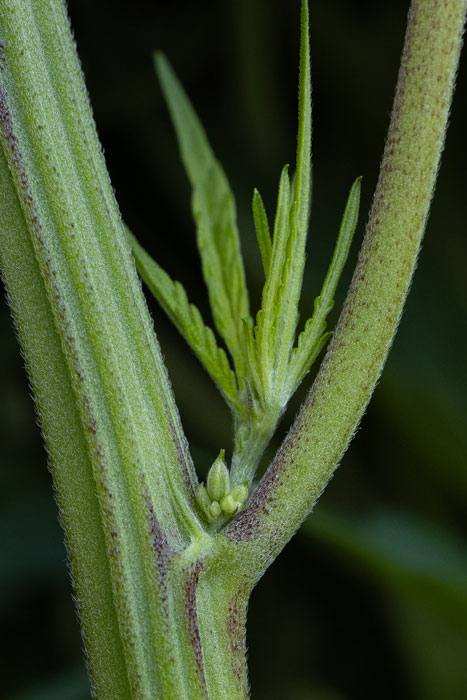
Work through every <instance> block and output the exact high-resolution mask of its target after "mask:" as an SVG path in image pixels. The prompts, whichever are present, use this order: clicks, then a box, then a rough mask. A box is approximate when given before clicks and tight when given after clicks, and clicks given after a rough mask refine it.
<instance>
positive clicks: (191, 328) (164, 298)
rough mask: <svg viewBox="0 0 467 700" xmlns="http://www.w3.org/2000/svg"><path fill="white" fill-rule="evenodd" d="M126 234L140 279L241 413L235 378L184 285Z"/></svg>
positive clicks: (232, 404)
mask: <svg viewBox="0 0 467 700" xmlns="http://www.w3.org/2000/svg"><path fill="white" fill-rule="evenodd" d="M126 233H127V237H128V241H129V243H130V246H131V250H132V253H133V256H134V258H135V261H136V266H137V268H138V271H139V273H140V275H141V277H142V278H143V280H144V281H145V283H146V284H147V286H148V287H149V289H150V290H151V292H152V293H153V294H154V296H155V297H156V299H157V301H158V302H159V304H160V305H161V306H162V308H163V309H164V311H165V313H166V314H167V316H168V317H169V318H170V320H171V321H172V323H173V324H174V325H175V326H176V328H177V329H178V331H179V332H180V333H181V335H182V336H183V337H184V338H185V340H186V341H187V343H188V345H189V346H190V347H191V349H192V350H193V352H194V353H195V355H196V356H197V357H198V359H199V360H200V362H201V364H202V365H203V366H204V368H205V369H206V371H207V372H208V374H209V375H210V376H211V377H212V379H213V381H214V382H215V384H216V385H217V386H218V388H219V390H220V392H221V394H222V395H223V396H224V398H225V400H226V401H227V403H228V404H229V406H230V408H231V409H232V410H234V411H236V412H240V411H241V403H240V399H239V395H238V390H237V384H236V379H235V374H234V372H233V371H232V369H231V367H230V364H229V361H228V359H227V355H226V354H225V352H224V350H223V349H222V348H220V347H219V346H218V345H217V343H216V339H215V336H214V333H213V331H212V329H211V328H209V326H206V325H205V324H204V321H203V319H202V316H201V313H200V312H199V310H198V309H197V307H196V306H194V305H193V304H190V302H189V301H188V298H187V295H186V292H185V289H184V287H183V285H182V284H181V283H180V282H177V281H175V282H174V281H173V280H172V279H171V277H170V276H169V275H168V274H167V273H166V272H165V271H164V270H163V269H162V268H161V267H160V266H159V265H158V264H157V263H156V261H155V260H153V259H152V258H151V256H150V255H149V254H148V253H147V252H146V251H145V250H144V248H143V247H142V246H141V245H140V244H139V243H138V241H137V240H136V238H135V236H134V235H133V234H132V233H131V232H130V231H129V230H128V229H127V230H126Z"/></svg>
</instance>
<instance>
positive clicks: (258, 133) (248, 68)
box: [0, 0, 467, 700]
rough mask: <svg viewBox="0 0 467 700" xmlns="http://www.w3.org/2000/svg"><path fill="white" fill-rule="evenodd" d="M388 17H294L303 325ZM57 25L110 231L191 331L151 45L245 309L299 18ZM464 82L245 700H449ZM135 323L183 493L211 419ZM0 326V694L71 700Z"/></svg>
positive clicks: (167, 18)
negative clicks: (233, 256)
mask: <svg viewBox="0 0 467 700" xmlns="http://www.w3.org/2000/svg"><path fill="white" fill-rule="evenodd" d="M408 4H409V3H408V1H407V0H404V1H402V0H397V1H396V0H393V2H390V3H387V2H384V3H383V2H376V3H375V2H374V1H368V2H367V1H362V0H359V1H357V0H311V41H312V60H313V90H314V97H313V100H314V145H313V152H314V178H315V182H314V195H313V202H314V206H313V213H312V222H311V233H310V242H309V250H308V262H307V270H306V280H305V286H304V295H303V304H302V314H303V316H304V317H305V316H306V315H310V314H311V311H312V304H313V298H314V296H315V295H316V294H317V293H318V292H319V288H320V284H321V281H322V279H323V276H324V274H325V271H326V264H327V262H328V261H329V259H330V255H331V252H332V248H333V244H334V241H335V237H336V235H337V230H338V225H339V220H340V216H341V213H342V210H343V207H344V204H345V198H346V194H347V191H348V188H349V187H350V184H351V182H352V180H353V179H354V178H355V177H356V176H357V175H363V202H362V210H361V212H362V213H361V220H360V225H359V227H358V231H357V235H356V242H355V245H354V249H353V252H352V255H351V261H350V264H349V266H348V270H347V271H346V275H345V279H344V280H343V283H342V285H341V287H340V290H339V298H338V300H337V302H338V303H337V304H336V311H335V312H334V318H333V321H332V322H333V323H334V322H335V319H336V318H337V313H338V311H339V308H340V305H341V302H342V298H343V295H344V293H345V288H346V285H347V284H348V281H349V279H350V273H351V267H352V264H353V263H354V262H355V259H356V255H357V250H358V246H359V244H360V241H361V238H362V235H363V228H364V222H365V219H366V217H367V212H368V208H369V203H370V200H371V196H372V192H373V190H374V186H375V181H376V177H377V172H378V165H379V161H380V158H381V154H382V149H383V144H384V136H385V132H386V129H387V125H388V120H389V113H390V109H391V102H392V96H393V91H394V86H395V81H396V77H397V71H398V63H399V56H400V51H401V47H402V41H403V35H404V28H405V19H406V13H407V9H408ZM69 9H70V14H71V18H72V24H73V26H74V31H75V35H76V39H77V43H78V50H79V53H80V56H81V59H82V62H83V67H84V72H85V75H86V80H87V85H88V88H89V91H90V95H91V101H92V104H93V108H94V112H95V117H96V121H97V125H98V129H99V133H100V136H101V139H102V142H103V145H104V148H105V153H106V157H107V162H108V166H109V170H110V174H111V177H112V181H113V184H114V187H115V190H116V194H117V198H118V201H119V203H120V206H121V209H122V213H123V216H124V218H125V220H126V221H127V223H128V224H129V225H130V227H131V228H132V229H133V231H134V232H135V233H136V235H137V236H138V237H139V238H140V239H141V240H142V241H143V243H144V245H145V246H146V247H147V248H148V249H149V250H150V251H151V252H152V253H153V254H154V255H155V257H156V258H157V259H158V261H159V262H160V263H162V264H163V265H164V266H165V267H166V268H167V269H168V270H169V271H170V272H171V274H172V275H174V276H176V277H177V278H178V279H180V280H182V281H183V283H184V284H185V287H186V288H187V290H188V293H189V296H190V298H191V300H192V301H194V302H195V303H197V304H198V305H199V306H200V307H201V308H202V310H203V312H204V315H205V318H209V316H208V310H207V304H206V294H205V291H204V288H203V285H202V282H201V279H200V274H199V272H198V262H197V253H196V249H195V242H194V240H195V238H194V228H193V224H192V222H191V218H190V209H189V188H188V185H187V181H186V178H185V176H184V173H183V170H182V167H181V165H180V161H179V158H178V153H177V148H176V144H175V139H174V136H173V132H172V129H171V126H170V123H169V120H168V117H167V114H166V110H165V107H164V105H163V102H162V98H161V95H160V92H159V89H158V86H157V85H156V80H155V77H154V75H153V70H152V61H151V50H152V49H154V48H161V49H163V50H164V51H166V53H167V54H168V56H169V58H170V60H171V61H172V63H173V65H174V67H175V69H176V71H177V72H178V74H179V76H180V77H181V79H182V81H183V82H184V84H185V86H186V88H187V90H188V92H189V94H190V96H191V97H192V99H193V101H194V103H195V105H196V108H197V110H198V111H199V113H200V115H201V118H202V120H203V122H204V124H205V126H206V129H207V132H208V134H209V136H210V139H211V142H212V144H213V147H214V149H215V151H216V153H217V155H218V156H219V158H220V159H221V161H222V162H223V164H224V167H225V169H226V171H227V173H228V175H229V178H230V181H231V184H232V186H233V189H234V191H235V192H236V196H237V204H238V210H239V224H240V229H241V233H242V246H243V251H244V255H245V259H246V267H247V275H248V280H249V285H250V289H251V293H252V298H253V305H255V304H256V303H257V301H258V299H259V293H260V288H261V284H262V272H261V265H260V261H259V255H258V252H257V250H256V243H255V237H254V233H253V227H252V217H251V214H250V201H251V195H252V190H253V187H254V186H258V187H259V188H260V189H261V192H262V194H263V197H264V199H265V202H266V206H267V208H268V210H269V215H270V217H272V213H273V211H272V210H273V204H274V199H275V196H276V187H277V182H278V178H279V173H280V169H281V167H282V165H283V164H284V163H285V162H291V164H293V163H294V150H295V134H296V95H297V66H298V36H299V2H298V0H296V1H295V0H293V1H291V0H274V1H273V0H224V1H223V2H218V1H217V0H172V1H171V2H163V1H162V0H159V1H158V2H149V1H148V2H143V1H142V0H139V1H137V0H131V2H130V1H129V0H127V1H126V2H123V1H120V2H118V1H117V0H72V1H71V0H70V2H69ZM465 63H466V61H465V57H464V66H463V68H461V72H460V76H459V81H458V88H457V94H456V97H455V102H454V107H453V110H452V115H451V124H450V128H449V133H448V139H447V145H446V152H445V154H444V158H443V164H442V168H441V172H440V178H439V184H438V188H437V192H436V196H435V199H434V202H433V208H432V213H431V218H430V222H429V225H428V230H427V234H426V239H425V244H424V247H423V250H422V255H421V259H420V264H419V269H418V270H417V273H416V276H415V281H414V285H413V289H412V291H411V294H410V297H409V300H408V304H407V308H406V311H405V314H404V317H403V320H402V323H401V326H400V330H399V333H398V336H397V339H396V342H395V345H394V348H393V350H392V353H391V356H390V358H389V361H388V363H387V366H386V370H385V373H384V376H383V378H382V379H381V381H380V383H379V385H378V388H377V390H376V393H375V396H374V398H373V401H372V403H371V406H370V408H369V410H368V412H367V414H366V416H365V418H364V420H363V422H362V426H361V430H360V431H359V432H358V434H357V436H356V437H355V439H354V440H353V443H352V445H351V447H350V450H349V452H348V453H347V455H346V456H345V458H344V460H343V463H342V465H341V467H340V468H339V470H338V472H337V473H336V475H335V477H334V479H333V480H332V482H331V483H330V485H329V486H328V488H327V490H326V493H325V494H324V496H323V497H322V499H321V501H320V503H319V505H318V506H317V508H316V510H315V513H314V515H313V517H312V518H311V519H309V521H308V522H307V523H306V524H305V525H304V527H303V528H302V530H301V532H300V533H299V534H298V535H297V536H296V537H295V538H294V540H293V541H292V542H291V543H290V545H289V546H288V547H287V548H286V550H285V551H284V552H283V554H282V555H281V556H280V557H279V559H278V560H277V561H276V562H275V564H274V565H273V566H272V567H271V569H270V570H269V571H268V572H267V574H266V575H265V576H264V578H263V580H262V581H261V582H260V584H259V585H258V586H257V588H256V590H255V591H254V593H253V596H252V600H251V605H250V612H249V625H248V649H249V654H248V656H249V666H250V677H251V684H252V697H253V698H254V699H257V700H262V699H263V698H264V699H266V698H267V699H268V700H275V699H276V698H277V700H282V699H284V698H286V699H287V700H344V699H346V700H364V699H365V698H374V697H378V698H379V699H380V700H385V699H386V698H388V699H389V698H391V699H392V698H395V697H397V698H398V699H399V700H465V698H467V663H466V659H467V547H466V502H467V469H466V462H467V459H466V453H467V396H466V388H467V369H466V362H465V348H466V341H467V282H466V275H465V269H466V261H467V236H466V233H467V230H466V228H467V227H466V215H465V197H466V194H465V193H466V165H465V163H466V153H467V148H466V130H465V124H466V123H467V114H466V111H467V109H466V108H467V70H466V69H467V66H466V65H465ZM149 304H150V308H151V312H152V314H153V316H154V319H155V325H156V329H157V332H158V336H159V339H160V342H161V345H162V349H163V352H164V355H165V359H166V362H167V365H168V367H169V372H170V376H171V378H172V382H173V386H174V390H175V394H176V398H177V401H178V403H179V406H180V410H181V414H182V420H183V424H184V427H185V430H186V432H187V435H188V438H189V441H190V445H191V447H192V453H193V456H194V459H195V461H196V464H197V467H198V470H199V473H200V474H202V473H203V472H204V470H205V469H206V468H207V467H208V465H209V464H210V462H211V461H212V460H213V458H214V457H215V455H216V454H217V452H218V450H219V448H220V447H227V446H228V445H229V441H230V439H231V428H230V420H229V415H228V413H227V410H226V409H225V408H224V406H223V404H222V401H221V399H220V398H219V397H218V395H217V393H216V391H215V389H214V388H213V386H212V385H211V383H210V380H209V379H208V378H207V376H206V375H205V374H204V373H203V371H202V369H201V368H200V367H199V366H198V364H197V361H196V360H195V359H194V358H193V356H192V355H191V353H190V351H189V350H188V349H187V347H186V346H185V345H184V341H183V340H182V339H180V338H179V336H178V335H177V333H176V332H175V331H174V330H173V329H172V328H171V327H170V325H169V323H168V322H167V321H166V319H165V317H164V316H163V314H162V312H161V311H160V310H159V309H158V308H157V306H156V305H155V304H154V303H153V301H152V300H149ZM0 323H1V333H2V335H1V338H2V341H1V344H0V386H1V401H0V624H1V629H2V637H1V638H2V641H3V649H2V650H1V653H0V659H1V661H0V669H1V677H2V682H1V684H0V685H1V690H0V696H1V697H4V698H11V699H13V698H14V699H15V700H19V699H20V698H21V700H40V699H44V700H46V699H47V700H54V699H55V698H57V699H58V698H60V699H61V700H85V699H86V698H89V689H88V685H87V680H86V675H85V671H84V665H83V661H82V658H81V641H80V636H79V630H78V625H77V623H76V620H75V616H74V610H73V605H72V601H71V595H70V586H69V581H68V577H67V570H66V564H65V555H64V549H63V545H62V534H61V531H60V528H59V525H58V522H57V515H56V508H55V504H54V502H53V496H52V486H51V478H50V475H49V473H48V471H47V466H46V459H45V455H44V451H43V448H42V445H41V440H40V433H39V429H38V428H37V425H36V423H35V416H34V410H33V405H32V401H31V399H30V397H29V392H28V386H27V382H26V378H25V375H24V371H23V367H22V361H21V359H20V355H19V350H18V347H17V343H16V340H15V337H14V333H13V331H12V327H11V322H10V319H9V312H8V309H7V307H6V305H5V304H3V305H2V306H1V308H0ZM310 382H311V378H308V380H307V381H306V382H305V384H306V385H307V386H309V385H310ZM305 390H306V387H304V388H303V389H302V390H301V392H299V394H298V395H297V397H296V398H295V399H294V400H293V401H292V406H291V409H290V411H289V414H288V417H287V419H286V421H284V424H283V425H282V426H281V428H280V430H279V433H278V437H277V443H278V442H279V440H280V438H281V437H282V436H283V435H284V432H285V430H286V426H287V420H289V421H290V418H291V416H293V414H294V412H295V411H296V410H297V407H298V406H299V404H300V401H301V400H302V399H303V396H304V391H305Z"/></svg>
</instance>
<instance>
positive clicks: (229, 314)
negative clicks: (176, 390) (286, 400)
mask: <svg viewBox="0 0 467 700" xmlns="http://www.w3.org/2000/svg"><path fill="white" fill-rule="evenodd" d="M155 66H156V71H157V75H158V77H159V81H160V84H161V86H162V90H163V93H164V96H165V99H166V101H167V104H168V107H169V111H170V115H171V118H172V121H173V124H174V128H175V131H176V134H177V138H178V143H179V146H180V151H181V157H182V160H183V163H184V165H185V168H186V171H187V174H188V177H189V179H190V182H191V185H192V187H193V197H192V210H193V216H194V218H195V221H196V224H197V242H198V248H199V251H200V255H201V262H202V269H203V275H204V279H205V282H206V285H207V289H208V293H209V300H210V303H211V308H212V313H213V317H214V322H215V324H216V326H217V329H218V331H219V333H220V334H221V335H222V337H223V338H224V339H225V342H226V343H227V346H228V348H229V350H230V352H231V353H232V356H233V358H234V361H235V364H236V366H237V368H238V369H239V370H241V368H242V366H243V362H244V353H243V348H242V338H243V329H242V321H241V319H242V318H247V317H248V315H249V301H248V291H247V288H246V284H245V273H244V269H243V261H242V257H241V252H240V241H239V236H238V230H237V223H236V211H235V201H234V196H233V194H232V191H231V189H230V187H229V183H228V181H227V178H226V176H225V174H224V171H223V169H222V167H221V166H220V164H219V163H218V161H217V160H216V158H215V157H214V154H213V152H212V149H211V147H210V145H209V143H208V140H207V138H206V135H205V133H204V130H203V128H202V126H201V123H200V121H199V119H198V117H197V115H196V113H195V112H194V110H193V107H192V106H191V104H190V102H189V100H188V97H187V96H186V94H185V92H184V90H183V88H182V86H181V84H180V82H179V81H178V79H177V77H176V76H175V74H174V72H173V70H172V68H171V66H170V64H169V62H168V61H167V59H166V58H165V56H163V55H162V54H160V53H157V54H156V55H155ZM240 373H241V372H240Z"/></svg>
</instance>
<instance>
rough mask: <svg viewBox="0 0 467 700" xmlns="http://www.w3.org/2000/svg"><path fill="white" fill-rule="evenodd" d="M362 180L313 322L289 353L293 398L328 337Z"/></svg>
mask: <svg viewBox="0 0 467 700" xmlns="http://www.w3.org/2000/svg"><path fill="white" fill-rule="evenodd" d="M360 188H361V178H357V179H356V180H355V182H354V183H353V185H352V187H351V189H350V193H349V197H348V199H347V204H346V207H345V210H344V215H343V217H342V222H341V226H340V230H339V236H338V238H337V243H336V247H335V249H334V254H333V256H332V260H331V264H330V266H329V270H328V273H327V275H326V279H325V280H324V284H323V287H322V289H321V294H320V295H319V296H318V297H316V299H315V304H314V311H313V316H312V318H310V319H308V321H307V322H306V324H305V328H304V330H303V331H302V333H301V334H300V336H299V338H298V343H297V347H296V348H295V350H294V351H293V353H292V358H291V366H290V374H289V382H290V383H289V392H290V394H292V393H293V392H294V391H295V389H296V388H297V386H298V385H299V384H300V382H301V381H302V379H303V377H304V376H305V374H306V373H307V372H308V370H309V369H310V366H311V364H312V362H313V361H314V360H315V359H316V357H317V355H318V354H319V352H320V350H321V348H322V347H323V345H324V343H325V342H326V340H327V339H328V338H329V336H330V335H331V334H330V333H325V329H326V317H327V316H328V314H329V312H330V311H331V309H332V307H333V305H334V295H335V292H336V288H337V284H338V282H339V279H340V276H341V274H342V270H343V269H344V265H345V263H346V260H347V257H348V254H349V250H350V246H351V243H352V239H353V235H354V233H355V228H356V226H357V221H358V210H359V205H360Z"/></svg>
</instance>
